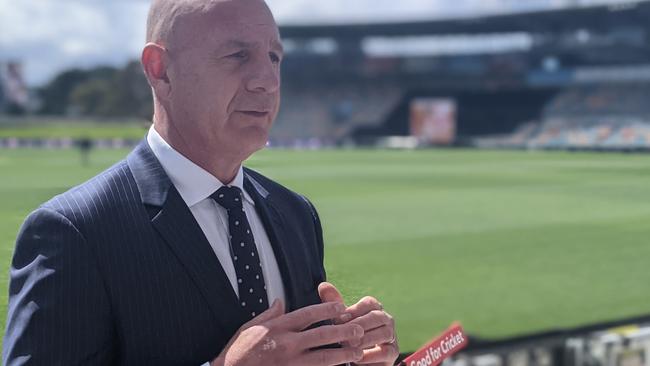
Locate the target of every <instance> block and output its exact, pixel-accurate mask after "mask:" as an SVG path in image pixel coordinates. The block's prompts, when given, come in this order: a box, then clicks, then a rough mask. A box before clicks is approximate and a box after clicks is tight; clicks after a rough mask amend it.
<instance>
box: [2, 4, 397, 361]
mask: <svg viewBox="0 0 650 366" xmlns="http://www.w3.org/2000/svg"><path fill="white" fill-rule="evenodd" d="M147 27H148V32H147V38H148V43H147V44H146V46H145V47H144V50H143V53H142V64H143V67H144V71H145V73H146V75H147V78H148V80H149V83H150V85H151V87H152V91H153V96H154V124H153V126H152V128H151V129H150V130H149V133H148V135H147V137H146V139H145V140H144V141H142V142H141V143H140V145H139V146H138V147H137V148H136V149H135V150H134V151H133V152H132V153H131V154H130V155H129V156H128V157H127V158H126V159H125V160H124V161H121V162H119V163H117V164H116V165H115V166H113V167H112V168H110V169H108V170H107V171H105V172H103V173H101V174H100V175H98V176H97V177H95V178H93V179H92V180H90V181H88V182H86V183H84V184H82V185H80V186H78V187H76V188H74V189H72V190H70V191H68V192H66V193H63V194H61V195H59V196H57V197H55V198H53V199H52V200H50V201H49V202H47V203H45V204H43V205H42V206H41V207H39V208H38V209H37V210H36V211H35V212H33V213H32V214H31V215H30V216H29V217H28V218H27V220H26V222H25V223H24V225H23V227H22V229H21V231H20V233H19V235H18V239H17V242H16V249H15V253H14V258H13V262H12V267H11V283H10V288H9V295H10V298H9V313H8V322H7V330H6V335H5V338H4V349H3V363H4V364H5V365H200V364H204V363H209V364H210V365H214V366H222V365H223V366H225V365H227V366H235V365H236V366H244V365H336V364H341V363H348V362H356V363H359V364H374V365H391V364H392V363H393V362H394V361H395V359H396V357H397V354H398V347H397V343H396V341H395V330H394V323H393V320H392V318H391V316H390V315H389V314H387V313H386V312H385V311H383V308H382V306H381V304H380V303H379V302H378V301H377V300H376V299H374V298H371V297H366V298H364V299H362V300H361V301H359V302H358V303H356V304H354V305H352V306H349V307H346V306H344V305H343V301H342V298H341V295H340V294H339V293H338V291H337V290H336V288H335V287H334V286H333V285H331V284H329V283H326V282H324V281H325V270H324V268H323V239H322V231H321V226H320V221H319V217H318V214H317V213H316V210H315V209H314V207H313V206H312V204H311V203H310V202H309V201H308V200H307V199H306V198H304V197H302V196H300V195H298V194H296V193H293V192H291V191H289V190H288V189H286V188H284V187H282V186H281V185H279V184H277V183H275V182H273V181H271V180H270V179H268V178H266V177H264V176H262V175H260V174H259V173H257V172H254V171H252V170H249V169H246V168H243V167H242V162H243V161H245V160H246V159H247V158H248V157H249V156H250V155H251V154H253V153H254V152H255V151H257V150H259V149H261V148H263V147H264V146H265V143H266V141H267V138H268V132H269V129H270V127H271V125H272V122H273V120H274V119H275V117H276V115H277V112H278V106H279V100H280V92H279V87H280V63H281V60H282V46H281V44H280V38H279V32H278V28H277V26H276V24H275V21H274V20H273V16H272V14H271V12H270V10H269V9H268V8H267V6H266V4H265V3H264V2H263V1H262V0H154V1H153V4H152V7H151V11H150V14H149V19H148V26H147ZM315 324H319V325H321V326H314V325H315ZM323 324H324V325H323ZM332 344H338V347H325V346H328V345H330V346H331V345H332Z"/></svg>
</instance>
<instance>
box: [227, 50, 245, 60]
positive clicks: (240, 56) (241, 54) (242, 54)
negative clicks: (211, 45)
mask: <svg viewBox="0 0 650 366" xmlns="http://www.w3.org/2000/svg"><path fill="white" fill-rule="evenodd" d="M246 56H247V55H246V51H239V52H236V53H233V54H231V55H228V56H226V57H228V58H235V59H245V58H246Z"/></svg>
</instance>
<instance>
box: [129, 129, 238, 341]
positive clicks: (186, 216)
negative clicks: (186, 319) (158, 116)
mask: <svg viewBox="0 0 650 366" xmlns="http://www.w3.org/2000/svg"><path fill="white" fill-rule="evenodd" d="M127 161H128V163H129V167H130V168H131V171H132V173H133V176H134V178H135V180H136V183H137V185H138V189H139V191H140V195H141V198H142V201H143V203H144V204H145V205H148V206H150V207H149V212H150V217H151V223H152V225H153V227H154V228H155V230H156V231H157V232H158V233H159V234H160V235H161V236H162V238H163V239H164V241H165V243H166V244H167V245H168V246H169V248H170V249H171V251H172V252H173V253H174V254H175V256H176V258H178V260H179V262H181V264H182V265H183V267H184V268H185V270H186V271H187V273H188V275H189V276H190V278H191V279H192V280H193V281H194V283H195V284H196V286H197V287H198V289H199V290H200V292H201V294H202V296H203V298H204V299H205V300H206V302H207V303H208V305H209V307H210V309H211V310H212V312H213V314H214V316H215V318H216V319H217V320H218V321H219V322H220V323H221V326H222V327H223V328H224V330H226V331H227V332H228V333H227V334H232V333H234V332H236V330H237V329H238V328H239V327H240V326H241V324H243V323H244V318H243V314H242V313H241V310H240V307H239V306H238V305H239V301H238V300H237V296H236V294H235V291H234V290H233V288H232V286H231V284H230V281H229V280H228V277H227V275H226V273H225V272H224V270H223V268H222V267H221V263H219V260H218V258H217V256H216V255H215V254H214V252H213V250H212V247H211V246H210V243H209V242H208V240H207V238H206V237H205V235H204V234H203V231H202V230H201V227H200V226H199V225H198V223H197V222H196V220H195V219H194V216H193V215H192V212H191V211H190V209H189V208H188V207H187V205H186V204H185V201H183V199H182V197H181V196H180V194H179V193H178V191H177V190H176V188H175V187H174V186H173V184H172V183H171V181H170V180H169V177H168V176H167V174H166V173H165V172H164V169H163V168H162V166H161V165H160V163H159V162H158V160H157V159H156V157H155V156H154V155H153V152H152V151H151V149H150V148H149V145H148V144H147V143H146V141H143V142H142V143H141V144H140V145H139V146H138V147H137V148H136V149H135V150H134V152H132V153H131V154H130V155H129V157H128V158H127Z"/></svg>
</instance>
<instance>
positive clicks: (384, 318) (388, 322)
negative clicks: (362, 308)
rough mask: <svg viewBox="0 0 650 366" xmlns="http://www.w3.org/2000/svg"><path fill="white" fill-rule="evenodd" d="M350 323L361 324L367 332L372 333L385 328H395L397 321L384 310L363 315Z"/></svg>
mask: <svg viewBox="0 0 650 366" xmlns="http://www.w3.org/2000/svg"><path fill="white" fill-rule="evenodd" d="M350 323H354V324H359V325H360V326H361V327H363V329H364V330H365V331H370V330H373V329H375V328H379V327H383V326H388V327H394V324H395V321H394V320H393V317H392V316H391V315H390V314H388V313H387V312H385V311H382V310H373V311H371V312H369V313H368V314H366V315H362V316H360V317H358V318H356V319H354V320H352V321H350Z"/></svg>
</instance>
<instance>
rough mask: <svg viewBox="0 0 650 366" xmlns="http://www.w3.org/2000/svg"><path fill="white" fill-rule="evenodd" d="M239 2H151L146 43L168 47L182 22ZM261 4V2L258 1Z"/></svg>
mask: <svg viewBox="0 0 650 366" xmlns="http://www.w3.org/2000/svg"><path fill="white" fill-rule="evenodd" d="M233 1H241V0H153V1H152V3H151V7H150V9H149V16H148V18H147V43H149V42H151V43H157V44H160V45H162V46H165V47H169V46H170V43H172V42H173V34H174V30H175V29H176V28H177V27H178V25H179V24H180V23H181V21H182V20H184V19H186V18H188V17H192V16H196V15H201V14H205V13H208V12H210V11H212V10H213V9H214V8H215V6H217V5H219V4H221V3H228V2H233ZM259 1H260V2H262V3H263V1H262V0H259Z"/></svg>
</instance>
